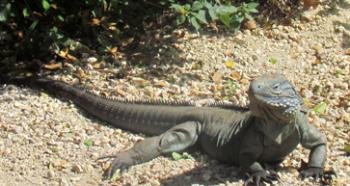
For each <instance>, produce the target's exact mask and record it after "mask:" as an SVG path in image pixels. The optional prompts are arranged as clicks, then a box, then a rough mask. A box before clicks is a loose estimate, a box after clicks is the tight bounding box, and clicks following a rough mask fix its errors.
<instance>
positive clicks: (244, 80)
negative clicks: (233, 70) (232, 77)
mask: <svg viewBox="0 0 350 186" xmlns="http://www.w3.org/2000/svg"><path fill="white" fill-rule="evenodd" d="M240 82H241V83H242V84H244V85H248V84H249V83H250V82H249V80H248V79H241V80H240Z"/></svg>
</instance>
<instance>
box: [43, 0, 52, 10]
mask: <svg viewBox="0 0 350 186" xmlns="http://www.w3.org/2000/svg"><path fill="white" fill-rule="evenodd" d="M41 5H42V6H43V8H44V10H48V9H50V7H51V5H50V3H49V2H48V1H47V0H41Z"/></svg>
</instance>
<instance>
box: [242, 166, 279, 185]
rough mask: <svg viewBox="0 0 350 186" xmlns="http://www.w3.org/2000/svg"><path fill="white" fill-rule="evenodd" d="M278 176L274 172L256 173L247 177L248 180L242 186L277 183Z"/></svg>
mask: <svg viewBox="0 0 350 186" xmlns="http://www.w3.org/2000/svg"><path fill="white" fill-rule="evenodd" d="M278 179H279V176H278V174H277V173H275V172H270V173H269V172H267V171H265V170H264V171H258V172H255V173H252V174H250V175H249V177H248V179H247V180H246V181H245V182H244V186H248V185H256V186H259V185H260V184H261V183H263V182H266V183H269V184H272V182H273V181H278Z"/></svg>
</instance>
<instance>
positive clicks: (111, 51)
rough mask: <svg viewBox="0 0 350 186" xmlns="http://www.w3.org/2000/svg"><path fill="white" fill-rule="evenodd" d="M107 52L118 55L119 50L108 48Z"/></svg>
mask: <svg viewBox="0 0 350 186" xmlns="http://www.w3.org/2000/svg"><path fill="white" fill-rule="evenodd" d="M107 52H108V53H109V54H111V55H114V56H115V55H116V54H117V52H118V48H117V47H112V48H108V50H107Z"/></svg>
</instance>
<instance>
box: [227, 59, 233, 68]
mask: <svg viewBox="0 0 350 186" xmlns="http://www.w3.org/2000/svg"><path fill="white" fill-rule="evenodd" d="M225 65H226V67H227V68H231V69H233V68H234V66H235V62H234V61H233V60H227V61H226V62H225Z"/></svg>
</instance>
